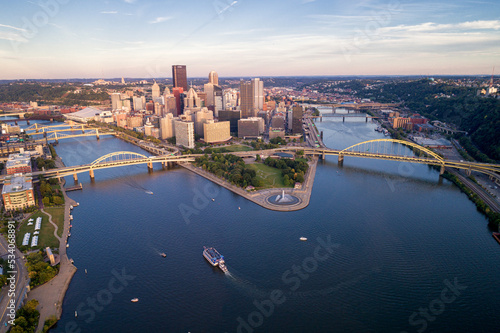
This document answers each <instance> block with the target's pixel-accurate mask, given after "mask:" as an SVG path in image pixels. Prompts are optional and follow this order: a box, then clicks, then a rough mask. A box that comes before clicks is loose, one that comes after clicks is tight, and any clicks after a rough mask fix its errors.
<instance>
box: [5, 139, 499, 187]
mask: <svg viewBox="0 0 500 333" xmlns="http://www.w3.org/2000/svg"><path fill="white" fill-rule="evenodd" d="M301 150H302V151H304V155H309V156H319V157H321V158H323V159H324V158H325V156H326V155H334V156H338V162H339V164H341V165H342V164H343V163H344V159H345V158H346V157H358V158H371V159H382V160H391V161H400V162H408V163H419V164H427V165H435V166H438V167H440V171H441V173H443V172H444V170H445V168H446V167H449V168H456V169H463V170H466V171H467V172H468V173H470V172H472V171H477V172H482V173H485V174H487V175H488V176H489V177H490V178H492V179H494V180H495V181H496V182H497V183H499V182H500V175H499V173H500V165H498V164H487V163H476V162H464V161H452V160H445V159H443V158H442V157H441V156H440V155H438V154H436V153H435V152H433V151H431V150H429V149H427V148H425V147H422V146H420V145H418V144H415V143H412V142H408V141H402V140H393V139H378V140H370V141H365V142H361V143H357V144H355V145H352V146H350V147H347V148H345V149H342V150H338V149H330V148H304V147H283V148H278V149H269V150H260V151H248V152H234V153H231V154H234V155H237V156H241V157H255V155H256V154H261V155H266V156H271V155H273V154H274V153H277V152H296V151H301ZM198 156H202V155H199V154H191V155H174V154H164V155H159V156H145V155H143V154H139V153H134V152H126V151H121V152H115V153H111V154H107V155H105V156H102V157H100V158H98V159H97V160H95V161H94V162H92V163H90V164H85V165H78V166H70V167H64V168H58V169H51V170H46V171H37V172H33V173H32V174H31V176H32V177H37V176H44V177H48V178H60V177H66V176H71V175H72V176H73V177H74V179H75V181H77V180H78V177H77V175H78V174H80V173H87V172H88V173H89V175H90V177H91V178H92V179H94V177H95V175H94V172H95V171H96V170H101V169H107V168H115V167H121V166H128V165H139V164H146V165H147V166H148V169H150V170H152V169H153V163H162V165H163V166H168V165H171V164H173V163H178V162H193V161H194V160H195V158H196V157H198ZM5 177H6V176H3V177H0V181H1V182H3V180H4V179H5Z"/></svg>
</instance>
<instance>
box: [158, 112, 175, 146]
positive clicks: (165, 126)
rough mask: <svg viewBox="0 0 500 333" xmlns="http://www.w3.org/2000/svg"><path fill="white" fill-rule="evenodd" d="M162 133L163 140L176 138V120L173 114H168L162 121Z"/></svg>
mask: <svg viewBox="0 0 500 333" xmlns="http://www.w3.org/2000/svg"><path fill="white" fill-rule="evenodd" d="M160 132H161V138H162V140H165V139H170V138H171V137H174V136H175V120H174V116H173V115H172V114H171V113H167V114H166V115H165V117H163V118H161V119H160Z"/></svg>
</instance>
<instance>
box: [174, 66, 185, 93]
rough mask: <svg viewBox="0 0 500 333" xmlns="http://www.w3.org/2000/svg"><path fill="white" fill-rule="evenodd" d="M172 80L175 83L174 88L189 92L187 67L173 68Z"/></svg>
mask: <svg viewBox="0 0 500 333" xmlns="http://www.w3.org/2000/svg"><path fill="white" fill-rule="evenodd" d="M172 79H173V81H174V88H182V89H184V91H188V82H187V69H186V66H185V65H173V66H172Z"/></svg>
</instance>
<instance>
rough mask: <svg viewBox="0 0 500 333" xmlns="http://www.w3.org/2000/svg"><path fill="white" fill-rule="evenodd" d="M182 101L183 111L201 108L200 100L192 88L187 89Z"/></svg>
mask: <svg viewBox="0 0 500 333" xmlns="http://www.w3.org/2000/svg"><path fill="white" fill-rule="evenodd" d="M184 101H185V102H184V109H188V110H195V109H200V108H201V100H200V98H199V97H198V93H196V91H195V90H194V89H193V88H191V89H189V91H188V94H187V96H186V98H185V99H184Z"/></svg>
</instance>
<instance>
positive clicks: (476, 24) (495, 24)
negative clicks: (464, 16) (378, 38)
mask: <svg viewBox="0 0 500 333" xmlns="http://www.w3.org/2000/svg"><path fill="white" fill-rule="evenodd" d="M491 29H493V30H498V29H500V21H499V20H491V21H471V22H462V23H454V24H437V23H433V22H426V23H421V24H417V25H398V26H394V27H386V28H381V29H380V32H404V31H406V32H440V31H452V30H469V31H470V30H491Z"/></svg>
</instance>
